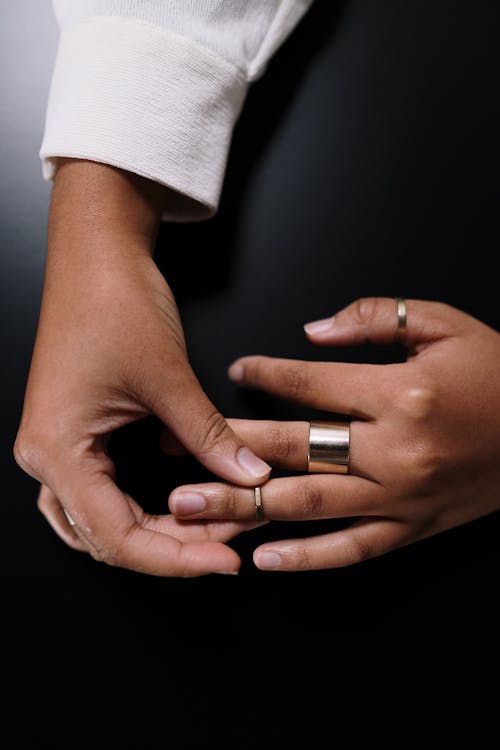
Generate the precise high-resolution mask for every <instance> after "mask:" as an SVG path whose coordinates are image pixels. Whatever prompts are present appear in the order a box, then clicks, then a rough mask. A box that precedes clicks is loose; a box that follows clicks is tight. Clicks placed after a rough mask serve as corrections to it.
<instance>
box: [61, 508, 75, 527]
mask: <svg viewBox="0 0 500 750" xmlns="http://www.w3.org/2000/svg"><path fill="white" fill-rule="evenodd" d="M63 512H64V515H65V516H66V520H67V522H68V523H69V525H70V526H76V521H74V520H73V519H72V518H71V516H70V514H69V513H68V511H67V510H66V509H65V508H63Z"/></svg>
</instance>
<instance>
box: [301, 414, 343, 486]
mask: <svg viewBox="0 0 500 750" xmlns="http://www.w3.org/2000/svg"><path fill="white" fill-rule="evenodd" d="M349 440H350V424H349V422H311V423H310V426H309V454H308V456H307V470H308V472H309V473H310V474H347V473H348V472H349Z"/></svg>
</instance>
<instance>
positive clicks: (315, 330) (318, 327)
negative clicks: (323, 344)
mask: <svg viewBox="0 0 500 750" xmlns="http://www.w3.org/2000/svg"><path fill="white" fill-rule="evenodd" d="M333 322H334V318H333V317H330V318H323V319H321V320H314V321H312V322H311V323H306V324H305V325H304V331H305V332H306V334H307V335H308V336H311V337H314V338H321V337H324V336H326V335H328V334H329V333H331V332H332V328H333Z"/></svg>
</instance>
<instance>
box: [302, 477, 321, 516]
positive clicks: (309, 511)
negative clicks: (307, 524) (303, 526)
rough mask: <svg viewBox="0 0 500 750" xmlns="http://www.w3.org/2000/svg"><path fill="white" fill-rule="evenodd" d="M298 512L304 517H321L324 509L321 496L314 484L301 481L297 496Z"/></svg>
mask: <svg viewBox="0 0 500 750" xmlns="http://www.w3.org/2000/svg"><path fill="white" fill-rule="evenodd" d="M297 502H298V506H299V510H300V514H301V516H302V517H304V518H306V519H315V518H321V517H322V516H323V511H324V503H323V497H322V495H321V492H320V490H319V489H318V488H317V487H315V485H314V484H310V483H303V484H302V485H301V486H300V489H299V491H298V498H297Z"/></svg>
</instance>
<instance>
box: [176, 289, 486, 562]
mask: <svg viewBox="0 0 500 750" xmlns="http://www.w3.org/2000/svg"><path fill="white" fill-rule="evenodd" d="M407 311H408V323H407V346H408V349H409V358H408V360H407V361H406V362H403V363H396V364H389V365H371V364H348V363H339V362H302V361H294V360H286V359H276V358H271V357H261V356H258V357H257V356H255V357H245V358H242V359H240V360H238V361H237V362H235V363H234V364H233V365H232V367H231V368H230V373H229V374H230V377H232V379H233V380H235V381H237V382H238V383H239V384H241V385H244V386H248V387H251V388H258V389H260V390H263V391H266V392H268V393H272V394H274V395H278V396H282V397H284V398H288V399H291V400H294V401H297V402H299V403H302V404H306V405H308V406H310V407H312V408H314V409H320V410H323V411H329V412H334V413H336V414H339V413H342V414H346V415H349V416H350V417H351V418H352V421H351V439H350V448H351V450H350V469H349V472H350V473H349V474H348V475H347V476H342V475H339V474H307V475H305V476H295V477H287V478H280V479H271V480H270V481H268V482H267V483H266V484H264V485H263V486H262V488H261V489H262V502H263V508H264V512H265V517H266V519H270V520H272V519H277V520H288V521H294V520H295V521H297V520H300V521H303V520H313V519H328V518H351V517H356V518H357V519H358V520H356V521H355V522H354V523H353V524H352V525H350V526H349V527H347V528H345V529H342V530H340V531H335V532H333V533H327V534H322V535H319V536H315V537H310V538H306V539H288V540H279V541H275V542H269V543H266V544H264V545H261V546H260V547H258V548H257V549H256V550H255V552H254V562H255V564H256V565H257V567H259V568H261V569H264V570H271V569H272V570H283V571H285V570H288V571H292V570H313V569H321V568H333V567H339V566H344V565H350V564H352V563H356V562H360V561H362V560H366V559H368V558H372V557H375V556H376V555H381V554H383V553H386V552H388V551H390V550H393V549H395V548H398V547H401V546H403V545H406V544H409V543H411V542H415V541H417V540H419V539H423V538H424V537H428V536H431V535H433V534H436V533H438V532H441V531H444V530H446V529H450V528H452V527H455V526H458V525H460V524H464V523H467V522H469V521H472V520H474V519H477V518H479V517H481V516H485V515H487V514H490V513H492V512H494V511H496V510H498V509H499V508H500V378H499V372H500V334H498V333H497V332H496V331H494V330H493V329H491V328H489V327H488V326H486V325H485V324H483V323H481V322H479V321H478V320H476V319H475V318H472V317H470V316H469V315H467V314H465V313H463V312H460V311H459V310H457V309H455V308H452V307H449V306H447V305H445V304H441V303H435V302H424V301H418V300H409V301H407ZM321 323H322V325H316V326H314V325H312V326H307V328H306V331H307V333H308V336H309V338H310V340H311V342H312V343H314V344H318V345H331V346H341V345H349V346H350V345H354V344H361V343H365V342H371V343H378V344H387V343H391V342H393V341H394V340H395V338H396V332H397V316H396V309H395V301H394V299H387V298H373V299H362V300H358V301H357V302H355V303H353V304H351V305H349V306H348V307H347V308H345V309H344V310H342V311H341V312H340V313H338V314H337V315H336V316H335V318H334V319H333V318H332V319H328V320H327V321H321ZM229 421H230V424H231V426H232V428H233V430H234V431H235V432H236V433H237V434H238V435H239V436H240V437H241V438H242V439H243V440H244V441H245V442H246V444H247V445H249V447H250V448H251V449H253V450H254V451H255V452H256V453H257V455H259V456H261V457H262V458H263V459H265V460H266V461H268V462H269V463H270V464H271V465H274V466H279V467H283V468H286V469H290V470H294V471H307V452H308V427H309V425H308V423H307V422H268V421H250V420H229ZM167 450H168V447H167ZM169 504H170V509H171V511H172V513H174V514H175V516H176V517H177V518H179V519H182V520H196V521H199V520H200V519H233V520H240V521H241V520H246V521H249V520H252V519H255V503H254V492H253V490H252V489H246V488H241V487H237V486H235V485H230V484H227V483H222V482H217V483H208V484H199V485H190V486H183V487H180V488H177V489H175V490H174V492H173V493H172V494H171V496H170V500H169ZM196 504H197V505H196ZM196 508H198V510H195V509H196Z"/></svg>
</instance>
